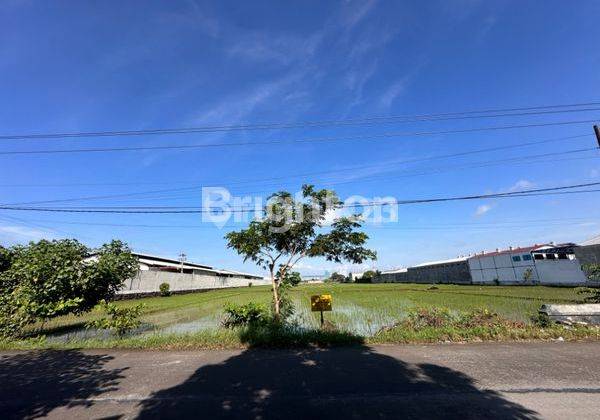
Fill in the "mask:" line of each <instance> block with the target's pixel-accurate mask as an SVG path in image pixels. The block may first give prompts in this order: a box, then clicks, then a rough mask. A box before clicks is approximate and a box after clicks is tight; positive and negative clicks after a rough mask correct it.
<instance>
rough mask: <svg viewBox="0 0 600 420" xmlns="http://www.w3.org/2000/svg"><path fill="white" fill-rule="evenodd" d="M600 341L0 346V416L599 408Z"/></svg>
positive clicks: (570, 411)
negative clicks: (215, 347)
mask: <svg viewBox="0 0 600 420" xmlns="http://www.w3.org/2000/svg"><path fill="white" fill-rule="evenodd" d="M599 356H600V343H514V344H469V345H455V344H453V345H429V346H374V347H367V346H358V347H352V348H337V349H324V350H316V349H315V350H312V349H311V350H258V349H250V350H240V351H189V352H177V351H173V352H159V351H101V350H97V351H41V352H4V353H0V418H32V417H39V416H48V417H50V418H57V419H69V418H105V419H107V418H111V419H112V418H114V419H117V418H137V417H140V418H186V417H193V418H206V419H212V418H220V417H226V418H244V419H247V418H252V419H271V418H285V419H293V418H310V419H334V418H344V419H352V418H369V419H377V418H400V417H409V418H411V417H412V418H461V419H465V418H466V419H468V418H487V419H489V418H514V419H518V418H563V419H566V418H569V419H574V418H576V419H585V418H600V363H599V361H600V357H599Z"/></svg>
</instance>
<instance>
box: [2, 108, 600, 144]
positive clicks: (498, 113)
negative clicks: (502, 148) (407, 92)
mask: <svg viewBox="0 0 600 420" xmlns="http://www.w3.org/2000/svg"><path fill="white" fill-rule="evenodd" d="M597 105H600V102H587V103H576V104H565V105H547V106H538V107H523V108H504V109H488V110H479V111H477V110H474V111H473V110H472V111H460V112H450V113H442V114H423V115H395V116H376V117H366V118H353V119H338V120H321V121H301V122H297V123H258V124H242V125H221V126H198V127H184V128H156V129H145V130H108V131H79V132H64V133H35V134H5V135H0V140H35V139H58V138H60V139H66V138H83V137H117V136H118V137H124V136H142V135H166V134H189V133H215V132H222V131H236V130H244V131H247V130H281V129H290V128H308V127H310V128H314V127H327V126H336V125H362V124H381V123H386V122H387V123H400V122H401V123H410V122H421V121H440V120H454V119H478V118H498V117H515V116H516V117H519V116H531V115H546V114H558V113H572V112H591V111H598V110H600V108H580V107H582V106H597ZM574 107H578V109H563V110H560V109H559V108H574ZM477 114H490V115H477Z"/></svg>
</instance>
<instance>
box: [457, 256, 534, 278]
mask: <svg viewBox="0 0 600 420" xmlns="http://www.w3.org/2000/svg"><path fill="white" fill-rule="evenodd" d="M517 255H518V256H519V257H520V258H521V260H520V261H513V259H512V258H513V256H517ZM523 255H529V253H524V252H511V253H506V254H500V255H489V256H484V255H480V256H474V257H471V258H469V269H470V270H471V277H472V278H473V283H494V282H495V281H496V280H498V281H499V282H500V283H507V284H529V283H534V282H537V281H538V273H537V271H536V268H535V263H534V261H533V259H531V260H527V261H526V260H523ZM528 269H529V270H531V277H530V279H529V281H527V282H526V281H525V279H524V275H525V272H526V271H527V270H528Z"/></svg>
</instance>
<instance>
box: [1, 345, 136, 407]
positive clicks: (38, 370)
mask: <svg viewBox="0 0 600 420" xmlns="http://www.w3.org/2000/svg"><path fill="white" fill-rule="evenodd" d="M112 359H113V357H111V356H107V355H90V354H84V353H82V352H80V351H76V350H65V351H57V350H44V351H36V352H27V353H19V354H14V355H1V356H0V412H1V413H3V414H2V415H1V417H2V418H35V417H40V416H44V415H46V414H48V413H49V412H50V411H52V410H53V409H55V408H57V407H62V406H67V407H72V406H76V405H86V406H88V405H90V404H91V403H90V402H89V401H86V399H88V398H90V397H93V396H96V395H99V394H102V393H105V392H109V391H114V390H116V389H117V384H118V383H119V380H120V379H121V378H123V371H124V370H125V369H124V368H120V369H105V366H104V365H106V363H108V362H109V361H110V360H112Z"/></svg>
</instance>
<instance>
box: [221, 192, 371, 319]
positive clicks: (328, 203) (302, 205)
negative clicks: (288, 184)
mask: <svg viewBox="0 0 600 420" xmlns="http://www.w3.org/2000/svg"><path fill="white" fill-rule="evenodd" d="M340 206H341V202H340V200H339V198H338V197H337V195H336V194H335V192H333V191H330V190H325V189H322V190H316V189H315V188H314V187H313V186H312V185H304V186H303V187H302V199H300V200H296V199H294V198H293V196H292V194H290V193H289V192H286V191H281V192H277V193H275V194H273V195H272V196H271V197H270V198H269V201H268V203H267V205H266V206H265V208H264V211H265V216H264V218H262V219H261V220H256V221H253V222H251V223H250V225H249V226H248V228H247V229H243V230H241V231H238V232H230V233H228V234H227V235H226V237H225V238H226V239H227V242H228V247H229V248H232V249H234V250H236V251H237V252H238V253H239V254H240V255H242V256H243V257H244V260H245V261H246V260H251V261H253V262H255V263H256V264H257V265H259V266H260V267H262V268H264V269H266V270H268V271H269V273H270V277H271V283H272V286H273V287H272V291H273V311H274V318H275V320H276V321H280V320H281V296H280V293H279V292H280V286H281V284H282V279H284V278H285V276H286V274H287V273H288V272H289V271H291V269H292V268H293V267H294V266H295V265H296V264H297V263H298V261H300V260H302V259H303V258H312V257H323V258H325V259H327V260H328V261H334V262H342V261H349V262H352V263H357V264H359V263H362V262H363V261H365V260H368V259H375V258H376V254H375V252H373V251H371V250H369V249H367V248H365V247H364V246H363V245H364V244H365V243H366V241H367V239H368V236H367V235H366V234H365V233H363V232H360V231H358V229H359V228H360V227H361V224H360V223H359V221H358V219H357V218H355V217H352V218H348V217H341V218H338V219H337V220H335V221H334V222H333V223H332V224H331V226H330V227H329V229H328V230H329V231H328V232H324V229H322V228H324V227H325V222H326V215H328V214H329V212H331V211H334V210H335V209H336V208H339V207H340Z"/></svg>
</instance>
